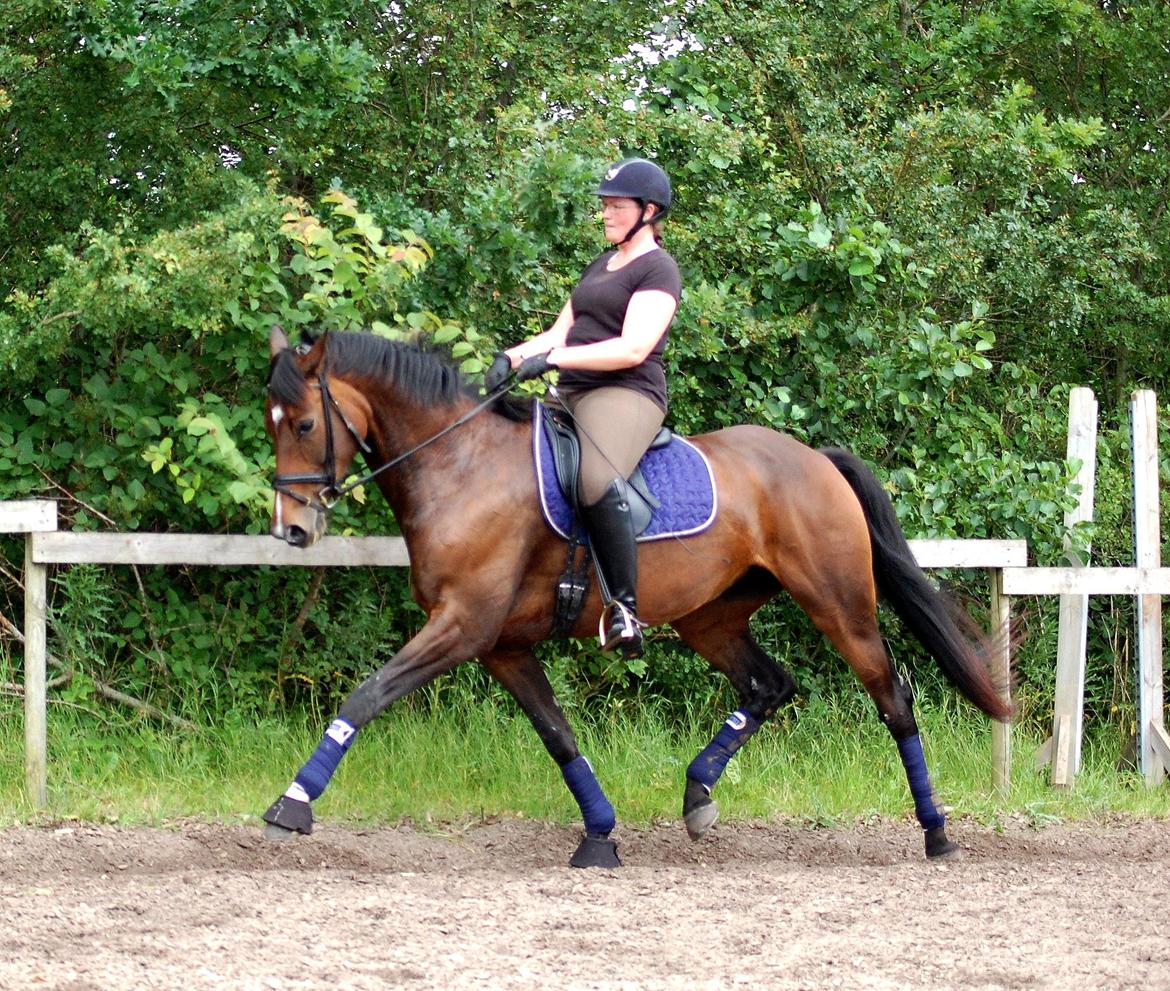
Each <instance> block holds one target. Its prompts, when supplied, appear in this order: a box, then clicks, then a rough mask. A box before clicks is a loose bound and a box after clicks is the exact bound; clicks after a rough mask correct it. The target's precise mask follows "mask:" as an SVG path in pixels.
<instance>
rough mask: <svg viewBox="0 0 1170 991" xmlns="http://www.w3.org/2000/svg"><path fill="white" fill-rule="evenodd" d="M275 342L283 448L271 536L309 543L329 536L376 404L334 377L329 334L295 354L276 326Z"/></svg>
mask: <svg viewBox="0 0 1170 991" xmlns="http://www.w3.org/2000/svg"><path fill="white" fill-rule="evenodd" d="M268 344H269V350H270V353H271V356H272V364H271V368H270V370H269V376H268V404H267V408H266V410H265V416H264V421H265V425H266V426H267V428H268V433H269V435H270V436H271V437H272V443H273V446H274V447H275V448H276V479H275V480H274V484H273V488H274V489H275V490H276V497H275V500H274V503H273V510H272V536H274V537H276V538H277V539H279V540H285V541H288V543H290V544H292V545H293V546H295V547H308V546H310V545H311V544H314V543H316V542H317V541H318V540H319V539H320V538H321V536H322V535H323V534H324V533H325V524H326V522H327V517H328V513H329V509H330V507H331V506H332V505H333V503H334V501H335V499H336V494H337V489H338V487H339V486H340V485H341V482H342V480H343V479H344V478H345V476H346V473H347V472H348V470H349V466H350V463H351V462H352V461H353V459H354V456H355V455H356V454H357V452H358V450H359V448H361V447H362V446H363V438H364V437H365V436H366V434H367V432H368V429H369V423H370V407H369V404H368V403H367V402H366V400H365V399H364V398H363V396H362V395H361V393H360V392H359V391H358V390H357V389H356V388H354V387H353V386H352V385H350V384H349V383H347V382H345V381H344V380H342V379H340V378H333V377H330V375H329V368H328V335H322V336H321V337H318V338H317V339H316V340H313V341H312V342H311V344H309V345H308V346H306V347H302V348H298V349H297V350H295V351H294V350H292V349H290V348H289V343H288V338H287V337H286V336H285V333H284V331H283V330H282V329H281V328H280V327H279V326H277V327H273V328H272V333H271V334H270V335H269V339H268Z"/></svg>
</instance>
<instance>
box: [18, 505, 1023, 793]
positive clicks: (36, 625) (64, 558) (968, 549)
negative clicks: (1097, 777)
mask: <svg viewBox="0 0 1170 991" xmlns="http://www.w3.org/2000/svg"><path fill="white" fill-rule="evenodd" d="M0 533H18V534H25V535H26V536H25V565H24V591H25V595H24V730H25V783H26V787H27V790H28V795H29V799H30V801H31V802H32V804H33V805H34V806H36V807H38V808H40V807H43V806H44V805H45V804H46V794H47V776H48V771H47V768H48V752H47V751H48V745H47V715H46V708H47V690H46V685H47V625H48V608H47V592H48V571H49V567H50V566H52V565H70V564H106V565H109V564H134V565H196V566H199V565H202V566H206V567H217V566H218V567H229V566H231V567H234V566H247V565H255V566H268V567H302V568H304V567H365V566H371V567H405V566H408V565H409V563H410V561H409V557H408V555H407V552H406V545H405V543H404V541H403V540H402V538H401V537H325V538H323V539H322V540H320V541H319V542H318V543H317V544H315V545H314V546H312V547H310V548H304V549H302V548H296V547H290V546H289V545H288V544H285V543H282V542H281V541H278V540H273V539H272V538H271V537H268V536H244V535H239V536H235V535H210V534H188V533H118V532H100V533H72V532H66V531H59V530H58V529H57V505H56V503H55V502H52V501H44V500H30V501H23V502H7V503H5V502H0ZM910 546H911V548H912V549H913V551H914V555H915V558H916V559H917V560H918V563H919V564H920V565H921V566H922V567H924V568H965V569H979V570H985V571H986V572H987V573H988V583H989V594H990V599H991V602H990V615H991V617H992V622H993V623H997V624H1002V625H1003V627H1004V631H1005V634H1006V633H1007V625H1008V623H1009V617H1010V613H1011V610H1010V603H1009V600H1008V598H1007V596H1006V595H1005V594H1004V592H1003V575H1004V571H1005V569H1008V568H1019V567H1022V566H1024V565H1025V564H1026V563H1027V546H1026V544H1025V542H1024V541H1022V540H912V541H911V542H910ZM1008 642H1009V637H1007V636H1006V635H1005V637H1004V638H1003V640H1002V647H1001V649H1000V651H999V653H998V654H997V655H996V657H995V660H994V665H995V672H994V674H995V676H996V678H997V680H998V681H1000V682H1001V683H1002V684H1004V685H1005V686H1006V685H1007V684H1008V683H1009V677H1008V674H1009V669H1010V658H1009V656H1008ZM1005 690H1006V689H1005ZM991 751H992V768H993V771H992V778H993V781H992V784H993V786H994V787H995V788H996V789H997V790H998V791H1000V792H1001V793H1006V792H1007V790H1008V788H1009V787H1010V776H1011V772H1010V768H1011V728H1010V727H1009V726H1004V725H1002V724H999V723H996V724H994V725H993V728H992V738H991Z"/></svg>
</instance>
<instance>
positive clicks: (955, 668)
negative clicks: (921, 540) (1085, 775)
mask: <svg viewBox="0 0 1170 991" xmlns="http://www.w3.org/2000/svg"><path fill="white" fill-rule="evenodd" d="M821 454H823V455H824V456H825V457H827V458H828V459H829V460H830V461H832V462H833V466H834V467H835V468H836V469H837V470H838V471H839V472H840V473H841V474H842V475H844V476H845V480H846V481H847V482H848V483H849V487H850V488H852V489H853V491H854V492H855V493H856V495H857V499H858V501H859V502H860V503H861V508H862V509H863V510H864V512H865V519H866V522H867V523H868V524H869V539H870V544H871V546H872V548H873V575H874V580H875V581H876V583H877V587H878V592H879V593H881V595H882V597H883V598H884V599H885V600H886V601H887V602H888V603H889V604H890V605H891V606H893V608H894V612H896V613H897V614H898V616H899V617H900V618H901V619H902V622H903V623H905V624H906V626H907V627H908V628H909V629H910V632H911V633H913V634H914V636H915V637H917V638H918V640H919V642H921V644H922V645H923V646H924V647H925V648H926V649H927V651H928V652H929V653H930V655H931V656H932V657H933V658H934V659H935V660H936V661H938V664H939V667H941V668H942V670H943V673H944V674H945V675H946V676H947V678H949V679H950V681H951V682H952V683H953V684H954V686H955V687H956V688H957V689H958V690H959V691H960V692H962V694H963V695H964V696H966V698H968V699H969V700H970V701H971V702H972V703H974V704H975V705H976V706H978V707H979V708H980V709H981V710H982V711H983V712H985V713H987V715H989V716H991V717H992V718H993V719H999V720H1004V721H1006V720H1007V719H1009V718H1010V717H1011V714H1012V707H1011V705H1010V704H1009V703H1008V702H1007V701H1005V699H1004V698H1003V696H1002V695H1001V694H1000V691H999V690H998V689H997V688H996V685H995V684H994V683H993V681H992V679H991V675H990V672H989V671H988V658H989V654H990V645H989V641H988V639H987V637H986V636H985V635H983V633H982V632H981V631H979V630H978V629H976V627H975V624H974V623H973V622H972V621H971V620H970V619H969V618H968V617H967V616H966V615H965V614H963V613H961V611H960V610H959V608H958V607H957V606H956V605H955V604H954V603H953V602H952V601H951V600H950V599H949V598H948V597H947V596H946V595H944V594H943V593H942V592H940V591H938V590H937V589H936V588H935V587H934V586H933V585H931V583H930V581H929V579H927V577H926V574H925V573H924V572H923V570H922V569H921V568H920V567H919V566H918V562H917V561H915V560H914V553H913V551H911V550H910V545H909V544H908V543H907V542H906V536H905V534H903V533H902V526H901V524H899V522H898V516H897V514H896V513H895V512H894V504H893V503H892V502H891V501H890V497H889V496H888V495H887V494H886V490H885V489H884V488H882V485H881V482H879V481H878V479H877V476H875V475H874V473H873V472H872V471H870V469H869V467H868V466H867V465H866V463H865V462H864V461H862V460H861V458H859V457H857V455H855V454H852V453H850V452H849V451H845V450H842V449H840V448H836V447H826V448H822V449H821Z"/></svg>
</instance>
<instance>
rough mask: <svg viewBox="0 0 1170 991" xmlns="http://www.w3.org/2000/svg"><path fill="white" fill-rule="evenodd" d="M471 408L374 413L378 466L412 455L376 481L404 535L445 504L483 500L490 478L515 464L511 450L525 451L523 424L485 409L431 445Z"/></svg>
mask: <svg viewBox="0 0 1170 991" xmlns="http://www.w3.org/2000/svg"><path fill="white" fill-rule="evenodd" d="M473 405H474V404H473V403H472V402H471V401H470V400H469V401H466V402H461V403H458V404H454V405H451V406H440V407H436V408H427V409H425V410H422V409H418V408H414V407H412V408H410V409H407V408H405V405H403V406H398V405H387V406H383V407H380V408H378V409H376V410H374V434H375V442H376V444H377V449H378V453H379V455H380V457H381V458H382V463H385V462H387V461H392V460H393V459H395V458H399V457H402V456H403V455H404V454H407V452H409V451H414V453H412V454H409V455H408V456H407V457H405V458H404V460H403V461H402V462H401V463H400V464H398V465H396V466H395V467H393V468H390V469H388V470H387V471H386V472H385V473H384V474H382V475H380V476H379V477H378V485H379V487H380V488H381V490H382V493H383V495H384V496H385V497H386V501H387V502H388V503H389V504H390V508H391V509H392V510H393V511H394V517H395V519H396V520H397V521H398V523H399V524H400V526H402V528H403V533H404V535H406V534H407V531H408V530H409V529H411V528H412V527H413V526H415V525H417V524H418V521H420V520H426V521H430V520H433V519H434V517H435V516H436V515H437V514H439V513H442V512H444V511H446V509H447V507H448V506H455V505H458V504H459V503H460V502H462V501H463V500H465V499H467V498H468V497H470V498H473V499H475V498H484V497H485V496H486V495H487V493H486V491H485V489H487V488H488V487H489V486H490V485H491V484H492V481H493V477H492V476H493V474H494V473H495V472H496V471H497V470H499V472H500V473H502V467H501V466H502V465H503V464H505V463H511V461H513V460H514V458H513V452H512V449H513V448H515V449H516V452H517V453H519V452H520V451H521V449H522V448H523V445H524V441H523V439H522V436H521V435H522V434H523V432H524V431H523V430H522V429H518V428H522V427H523V425H522V424H516V423H513V422H510V421H508V420H506V419H504V418H503V417H499V416H497V415H495V414H493V413H490V412H488V411H487V410H484V411H482V412H480V413H478V414H476V415H475V416H473V417H472V418H471V419H470V420H468V421H467V422H466V423H463V424H461V425H460V426H458V427H456V428H455V429H453V430H451V432H450V433H447V434H445V435H444V436H442V437H438V439H435V440H433V441H432V438H436V436H437V435H438V434H440V433H442V431H443V430H445V429H446V428H448V427H450V426H451V425H452V424H453V423H455V422H456V421H457V420H458V419H459V418H460V417H461V416H463V415H465V414H466V413H467V412H468V411H470V410H471V408H472V406H473ZM428 441H431V442H430V443H427V442H428ZM420 445H422V446H420ZM415 448H418V450H415Z"/></svg>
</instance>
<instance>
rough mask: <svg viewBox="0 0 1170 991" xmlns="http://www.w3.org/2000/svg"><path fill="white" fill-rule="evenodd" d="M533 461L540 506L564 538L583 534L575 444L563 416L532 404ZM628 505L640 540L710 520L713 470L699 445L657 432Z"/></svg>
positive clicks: (690, 531) (676, 533)
mask: <svg viewBox="0 0 1170 991" xmlns="http://www.w3.org/2000/svg"><path fill="white" fill-rule="evenodd" d="M532 427H533V430H532V435H533V436H532V441H533V451H532V454H533V463H534V467H535V469H536V476H537V483H538V484H537V489H538V495H539V498H540V503H541V509H542V512H543V513H544V517H545V519H546V520H547V521H548V524H549V525H550V526H551V527H552V528H553V530H554V531H556V533H557V534H559V535H560V536H561V537H562V538H564V539H565V540H569V539H571V537H570V535H571V534H574V533H576V534H581V533H583V530H584V527H583V525H582V524H581V523H580V521H579V520H578V519H577V518H576V517H577V512H576V503H577V499H576V494H577V472H578V466H579V464H580V443H579V441H578V438H577V434H576V431H574V430H573V428H572V425H571V423H569V421H568V417H567V416H566V415H565V414H564V413H563V412H561V411H558V410H556V409H550V408H549V407H548V406H546V405H545V404H544V403H535V404H533V420H532ZM629 483H630V484H629V491H630V509H631V511H632V512H633V513H634V524H635V532H636V533H637V535H638V540H639V542H642V541H647V540H664V539H666V538H668V537H688V536H693V535H695V534H698V533H702V532H703V531H704V530H706V529H707V528H708V527H709V526H710V525H711V524H712V523H713V522H714V520H715V515H716V513H717V511H718V495H717V493H716V489H715V475H714V472H713V471H712V470H711V465H710V464H709V463H708V462H707V458H706V457H705V456H704V454H703V453H702V451H701V450H699V448H698V447H696V446H695V445H694V444H692V443H691V442H690V441H689V440H687V439H686V438H685V437H680V436H678V435H676V434H674V433H673V432H672V431H670V430H669V429H667V428H665V427H664V428H663V429H662V430H660V431H659V433H658V435H657V436H656V437H655V438H654V443H653V444H651V446H650V448H649V450H647V452H646V455H645V457H643V458H642V461H641V462H640V464H639V465H638V469H637V471H636V472H635V473H634V475H633V476H632V477H631V478H630V479H629Z"/></svg>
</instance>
